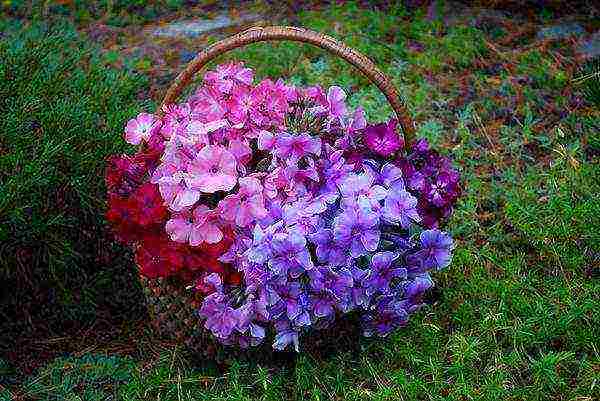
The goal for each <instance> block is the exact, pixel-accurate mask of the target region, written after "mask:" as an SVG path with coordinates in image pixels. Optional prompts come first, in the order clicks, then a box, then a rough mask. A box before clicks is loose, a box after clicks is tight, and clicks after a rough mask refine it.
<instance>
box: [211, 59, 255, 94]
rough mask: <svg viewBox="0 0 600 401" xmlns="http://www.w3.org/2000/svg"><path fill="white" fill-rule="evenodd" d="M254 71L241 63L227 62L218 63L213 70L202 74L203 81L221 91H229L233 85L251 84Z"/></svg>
mask: <svg viewBox="0 0 600 401" xmlns="http://www.w3.org/2000/svg"><path fill="white" fill-rule="evenodd" d="M253 79H254V72H253V71H252V70H251V69H250V68H246V67H244V64H243V63H233V62H232V63H227V64H221V65H218V66H217V68H216V69H215V71H209V72H207V73H206V74H205V75H204V82H206V83H207V84H209V85H211V86H213V87H215V88H216V89H217V90H218V91H220V92H222V93H231V91H232V89H233V87H234V86H235V85H239V84H242V85H251V84H252V80H253Z"/></svg>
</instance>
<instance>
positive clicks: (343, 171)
mask: <svg viewBox="0 0 600 401" xmlns="http://www.w3.org/2000/svg"><path fill="white" fill-rule="evenodd" d="M327 146H329V145H327ZM343 153H344V152H343V151H342V150H338V151H334V152H331V153H329V156H328V158H327V160H326V161H325V163H324V168H323V181H324V184H325V185H324V188H325V191H326V192H327V193H331V194H332V195H333V194H335V196H336V197H337V194H338V191H337V189H338V186H339V185H340V184H341V183H342V182H343V181H344V180H345V179H346V177H347V176H348V175H349V174H350V173H351V172H352V170H353V166H352V165H350V164H347V163H346V160H345V159H344V158H343V157H342V154H343Z"/></svg>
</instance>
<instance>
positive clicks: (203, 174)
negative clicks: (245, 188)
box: [185, 145, 237, 193]
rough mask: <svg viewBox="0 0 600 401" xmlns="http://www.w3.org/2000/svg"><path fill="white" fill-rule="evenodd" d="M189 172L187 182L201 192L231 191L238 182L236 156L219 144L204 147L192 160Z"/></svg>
mask: <svg viewBox="0 0 600 401" xmlns="http://www.w3.org/2000/svg"><path fill="white" fill-rule="evenodd" d="M188 172H189V175H188V176H187V177H186V178H185V183H186V184H187V186H188V187H189V188H190V189H195V190H198V191H200V192H206V193H213V192H217V191H229V190H230V189H232V188H233V187H234V186H235V184H236V183H237V172H236V162H235V156H234V155H233V154H231V152H229V151H228V150H227V149H225V148H224V147H223V146H219V145H207V146H205V147H203V148H202V150H201V151H200V152H198V154H197V155H196V158H195V159H194V160H192V161H191V163H190V165H189V166H188Z"/></svg>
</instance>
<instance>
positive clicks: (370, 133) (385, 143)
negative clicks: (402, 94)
mask: <svg viewBox="0 0 600 401" xmlns="http://www.w3.org/2000/svg"><path fill="white" fill-rule="evenodd" d="M396 125H397V121H396V120H395V119H392V120H390V121H389V122H388V123H382V124H376V125H370V126H367V127H366V128H365V136H364V138H365V143H366V145H367V147H368V148H369V149H371V151H373V152H374V153H376V154H378V155H380V156H383V157H389V156H391V155H392V154H394V153H395V152H396V151H397V150H399V149H400V148H402V146H404V139H402V137H401V136H400V135H399V134H398V133H397V132H396Z"/></svg>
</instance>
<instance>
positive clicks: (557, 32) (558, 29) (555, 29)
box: [537, 22, 586, 40]
mask: <svg viewBox="0 0 600 401" xmlns="http://www.w3.org/2000/svg"><path fill="white" fill-rule="evenodd" d="M585 33H586V32H585V29H583V27H582V26H581V25H579V24H578V23H576V22H567V23H564V24H558V25H552V26H547V27H544V28H542V29H540V30H539V31H538V33H537V39H538V40H545V39H552V40H562V39H567V38H569V37H571V36H578V37H579V36H583V35H585Z"/></svg>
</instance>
